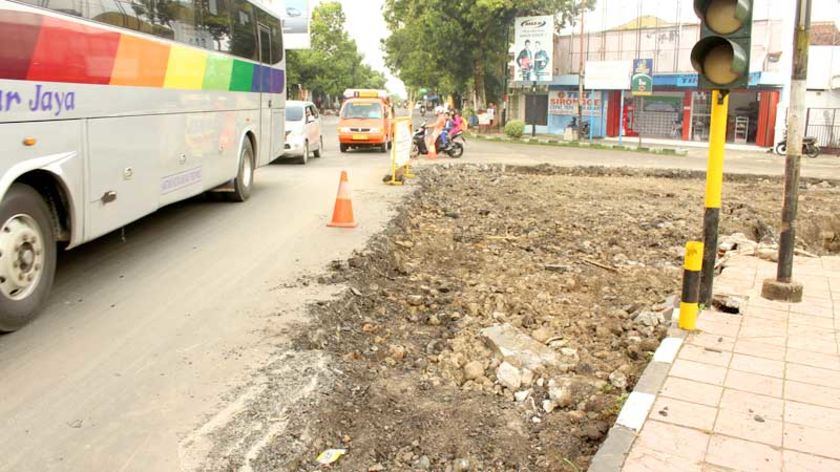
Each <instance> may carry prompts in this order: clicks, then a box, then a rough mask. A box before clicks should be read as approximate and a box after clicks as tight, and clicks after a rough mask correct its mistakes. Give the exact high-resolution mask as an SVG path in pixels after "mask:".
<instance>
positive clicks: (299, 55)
mask: <svg viewBox="0 0 840 472" xmlns="http://www.w3.org/2000/svg"><path fill="white" fill-rule="evenodd" d="M346 20H347V18H346V16H345V15H344V10H343V9H342V7H341V4H340V3H339V2H336V1H331V2H324V3H321V4H320V5H318V6H317V7H316V8H315V10H314V11H313V12H312V24H311V26H310V31H311V34H312V48H311V49H300V50H290V51H287V53H286V70H287V74H288V83H289V86H290V87H293V86H296V85H301V86H303V87H304V88H307V89H309V90H312V91H314V92H317V93H322V94H327V95H332V96H338V95H341V94H342V93H343V92H344V90H345V89H347V88H376V89H381V88H384V87H385V76H384V74H382V73H381V72H378V71H375V70H373V68H371V67H370V66H369V65H367V64H363V63H362V55H361V54H360V53H359V50H358V46H357V45H356V41H354V40H353V39H351V38H350V36H349V35H348V34H347V31H345V29H344V23H345V21H346Z"/></svg>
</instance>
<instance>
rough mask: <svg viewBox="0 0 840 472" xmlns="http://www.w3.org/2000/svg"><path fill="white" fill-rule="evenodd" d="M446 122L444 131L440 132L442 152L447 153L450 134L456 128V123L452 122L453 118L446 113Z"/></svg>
mask: <svg viewBox="0 0 840 472" xmlns="http://www.w3.org/2000/svg"><path fill="white" fill-rule="evenodd" d="M444 117H445V121H444V123H443V129H442V130H441V132H440V150H441V151H446V150H447V149H449V134H450V132H451V131H452V129H453V128H454V127H455V124H454V122H453V121H452V116H451V115H450V114H449V112H446V113H444Z"/></svg>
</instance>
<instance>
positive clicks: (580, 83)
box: [576, 1, 592, 140]
mask: <svg viewBox="0 0 840 472" xmlns="http://www.w3.org/2000/svg"><path fill="white" fill-rule="evenodd" d="M585 14H586V5H585V4H584V2H583V1H581V2H580V65H578V121H577V123H578V128H577V132H576V134H577V139H578V140H580V139H581V136H580V130H582V129H583V105H584V99H583V73H584V72H583V67H584V65H585V64H586V56H585V55H584V52H583V17H584V15H585ZM590 126H592V124H591V123H590Z"/></svg>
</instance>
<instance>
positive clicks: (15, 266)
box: [0, 0, 286, 331]
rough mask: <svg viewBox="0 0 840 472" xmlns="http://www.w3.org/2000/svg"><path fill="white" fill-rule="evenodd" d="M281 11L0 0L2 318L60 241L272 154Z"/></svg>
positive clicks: (278, 142)
mask: <svg viewBox="0 0 840 472" xmlns="http://www.w3.org/2000/svg"><path fill="white" fill-rule="evenodd" d="M285 89H286V84H285V58H284V54H283V33H282V24H281V20H280V19H279V18H278V17H276V16H274V15H272V14H270V13H268V11H267V9H266V8H264V7H261V6H260V5H259V4H256V3H253V2H252V1H249V0H19V1H17V0H16V1H10V0H0V331H13V330H15V329H18V328H20V327H21V326H23V325H24V324H25V323H26V322H28V321H29V320H30V319H31V318H33V317H34V316H35V314H36V313H37V311H38V309H39V307H40V306H41V305H42V304H43V302H44V301H45V300H46V298H47V296H48V294H49V291H50V288H51V286H52V281H53V275H54V273H55V265H56V253H57V250H58V249H59V248H63V249H70V248H73V247H75V246H78V245H80V244H82V243H84V242H87V241H90V240H92V239H94V238H97V237H99V236H102V235H104V234H106V233H108V232H110V231H113V230H115V229H118V228H120V227H122V226H124V225H126V224H128V223H130V222H132V221H134V220H136V219H138V218H140V217H142V216H144V215H147V214H149V213H152V212H154V211H155V210H157V209H158V208H161V207H163V206H165V205H168V204H170V203H173V202H177V201H179V200H183V199H185V198H188V197H191V196H194V195H197V194H199V193H202V192H205V191H208V190H215V191H220V192H225V193H226V194H227V195H228V196H229V197H230V199H232V200H235V201H244V200H246V199H247V198H248V197H249V195H250V192H251V186H252V182H253V174H254V169H255V167H258V166H261V165H265V164H268V163H269V162H270V161H272V160H273V159H274V158H276V157H278V156H280V155H281V154H282V153H283V146H284V142H283V139H284V133H283V131H284V130H283V123H284V109H285Z"/></svg>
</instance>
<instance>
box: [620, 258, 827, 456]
mask: <svg viewBox="0 0 840 472" xmlns="http://www.w3.org/2000/svg"><path fill="white" fill-rule="evenodd" d="M775 268H776V265H775V264H772V263H769V262H765V261H761V260H759V259H757V258H754V257H736V258H734V259H732V260H731V261H730V262H729V263H728V264H727V268H726V269H725V270H724V272H723V274H722V275H721V276H720V277H719V278H718V279H717V281H716V286H715V292H716V293H726V294H734V295H742V296H748V297H749V301H748V303H747V307H746V312H745V313H744V314H743V315H732V314H726V313H717V312H704V313H703V314H702V315H701V318H700V320H699V321H698V330H699V331H698V332H697V333H694V334H690V335H689V336H688V337H687V338H686V339H685V341H684V342H683V343H682V345H681V346H680V348H679V352H678V354H677V355H676V359H675V360H674V362H673V364H672V365H671V367H670V371H669V373H668V375H667V377H666V380H665V383H664V385H663V387H662V388H661V389H660V391H659V394H658V395H657V396H656V399H655V400H654V403H653V406H652V408H651V409H650V413H649V415H648V417H647V419H646V420H645V422H644V424H643V426H642V427H641V431H640V433H639V434H638V436H637V437H636V439H635V441H634V442H633V445H632V447H631V449H630V453H629V455H628V456H627V459H626V461H625V462H624V466H623V468H622V470H623V471H625V472H637V471H668V472H673V471H681V472H683V471H684V472H692V471H761V472H773V471H782V470H784V471H785V472H795V471H808V472H832V471H838V472H840V355H839V354H840V351H838V348H839V347H840V336H838V332H840V257H830V258H821V259H805V258H797V259H796V265H795V268H794V277H795V279H796V280H798V281H800V282H803V283H804V284H805V299H804V301H803V303H800V304H785V303H777V302H770V301H767V300H764V299H762V298H761V296H760V292H761V284H762V281H763V280H764V279H765V278H769V277H772V276H773V275H775ZM835 306H836V308H835ZM742 311H744V310H742Z"/></svg>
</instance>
